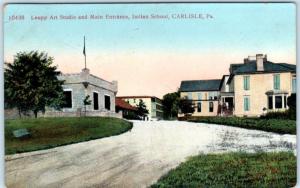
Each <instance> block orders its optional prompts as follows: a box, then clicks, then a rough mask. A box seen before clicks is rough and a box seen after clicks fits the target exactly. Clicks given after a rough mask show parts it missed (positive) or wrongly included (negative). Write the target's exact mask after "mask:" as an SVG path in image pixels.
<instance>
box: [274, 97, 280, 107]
mask: <svg viewBox="0 0 300 188" xmlns="http://www.w3.org/2000/svg"><path fill="white" fill-rule="evenodd" d="M275 108H282V96H275Z"/></svg>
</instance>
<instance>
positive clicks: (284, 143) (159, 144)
mask: <svg viewBox="0 0 300 188" xmlns="http://www.w3.org/2000/svg"><path fill="white" fill-rule="evenodd" d="M240 150H243V151H248V152H255V151H279V150H291V151H293V152H294V153H296V136H295V135H278V134H274V133H267V132H262V131H255V130H247V129H240V128H234V127H228V126H221V125H209V124H203V123H189V122H178V121H153V122H142V121H134V127H133V129H132V130H131V131H130V132H127V133H124V134H122V135H119V136H113V137H109V138H103V139H98V140H93V141H88V142H82V143H78V144H72V145H68V146H62V147H57V148H53V149H49V150H42V151H36V152H29V153H23V154H16V155H10V156H6V185H7V187H16V188H21V187H30V188H31V187H32V188H33V187H34V188H35V187H43V188H44V187H45V188H47V187H49V188H50V187H51V188H56V187H70V188H74V187H126V188H127V187H130V188H135V187H147V186H149V185H151V184H152V183H154V182H155V181H156V180H157V179H158V178H159V177H160V176H162V175H163V174H165V173H167V172H168V171H169V170H170V169H172V168H174V167H176V166H177V165H178V164H179V163H180V162H183V161H184V160H185V159H186V157H188V156H192V155H197V154H199V153H213V152H226V151H240Z"/></svg>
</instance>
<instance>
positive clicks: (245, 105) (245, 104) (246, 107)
mask: <svg viewBox="0 0 300 188" xmlns="http://www.w3.org/2000/svg"><path fill="white" fill-rule="evenodd" d="M246 101H247V102H246ZM249 111H250V96H244V112H249Z"/></svg>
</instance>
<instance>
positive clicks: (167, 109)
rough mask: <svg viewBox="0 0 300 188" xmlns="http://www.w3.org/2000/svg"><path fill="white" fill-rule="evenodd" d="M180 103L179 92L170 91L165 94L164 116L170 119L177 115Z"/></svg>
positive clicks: (163, 100)
mask: <svg viewBox="0 0 300 188" xmlns="http://www.w3.org/2000/svg"><path fill="white" fill-rule="evenodd" d="M178 103H179V92H174V93H168V94H166V95H164V96H163V99H162V106H163V113H164V118H165V119H169V118H173V117H177V114H178Z"/></svg>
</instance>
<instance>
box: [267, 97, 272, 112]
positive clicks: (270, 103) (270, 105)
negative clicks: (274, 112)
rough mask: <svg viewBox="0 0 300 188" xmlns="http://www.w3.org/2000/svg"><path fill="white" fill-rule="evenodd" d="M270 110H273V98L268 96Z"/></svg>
mask: <svg viewBox="0 0 300 188" xmlns="http://www.w3.org/2000/svg"><path fill="white" fill-rule="evenodd" d="M268 108H269V109H273V96H268Z"/></svg>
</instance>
